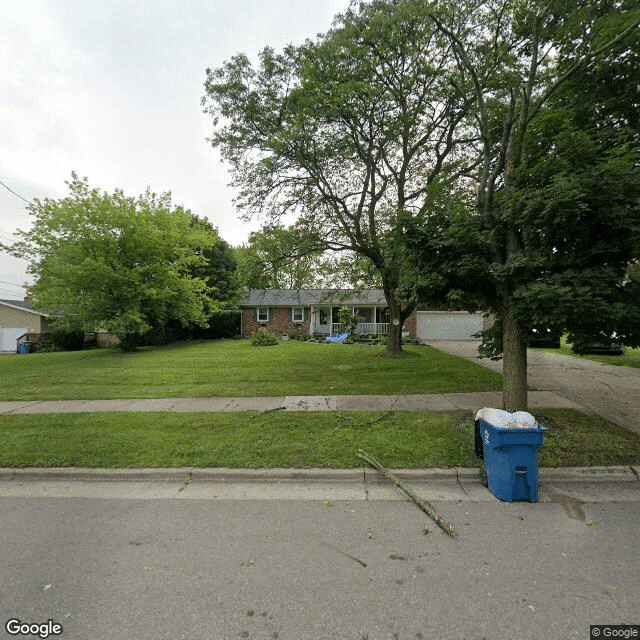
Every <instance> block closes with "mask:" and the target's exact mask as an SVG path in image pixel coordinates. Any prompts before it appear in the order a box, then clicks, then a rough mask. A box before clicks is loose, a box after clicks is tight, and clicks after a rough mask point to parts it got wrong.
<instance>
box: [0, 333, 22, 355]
mask: <svg viewBox="0 0 640 640" xmlns="http://www.w3.org/2000/svg"><path fill="white" fill-rule="evenodd" d="M23 333H27V327H0V351H15V350H16V348H17V345H16V340H17V339H18V338H19V337H20V336H21V335H22V334H23Z"/></svg>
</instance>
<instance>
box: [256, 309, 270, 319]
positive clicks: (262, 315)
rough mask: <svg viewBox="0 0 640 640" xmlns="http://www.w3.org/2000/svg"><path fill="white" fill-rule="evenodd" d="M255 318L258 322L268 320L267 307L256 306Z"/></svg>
mask: <svg viewBox="0 0 640 640" xmlns="http://www.w3.org/2000/svg"><path fill="white" fill-rule="evenodd" d="M256 320H257V321H258V322H269V307H257V308H256Z"/></svg>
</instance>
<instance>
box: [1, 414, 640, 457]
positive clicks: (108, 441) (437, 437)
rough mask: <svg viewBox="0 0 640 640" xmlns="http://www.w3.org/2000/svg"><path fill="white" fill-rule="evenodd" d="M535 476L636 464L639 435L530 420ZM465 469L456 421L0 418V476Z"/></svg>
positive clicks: (585, 421)
mask: <svg viewBox="0 0 640 640" xmlns="http://www.w3.org/2000/svg"><path fill="white" fill-rule="evenodd" d="M536 416H537V418H538V420H539V421H540V423H541V424H543V425H544V426H546V427H547V429H548V430H547V433H546V434H545V441H544V444H543V446H542V448H541V450H540V454H539V461H540V465H541V466H545V467H564V466H600V465H621V464H638V463H639V462H640V435H638V434H634V433H630V432H629V431H627V430H625V429H623V428H622V427H618V426H616V425H612V424H610V423H608V422H607V421H605V420H602V419H600V418H597V417H587V416H583V415H581V414H580V413H577V412H575V411H570V410H560V409H558V410H550V409H547V410H544V411H543V412H539V413H537V414H536ZM359 448H362V449H365V450H366V451H367V452H369V453H370V454H372V455H373V456H375V457H376V458H378V459H379V460H380V461H381V462H382V463H383V464H385V465H386V466H389V467H392V468H428V467H453V466H462V467H474V466H479V464H480V462H479V460H478V459H477V458H476V457H475V453H474V436H473V422H472V416H471V415H470V414H468V413H466V414H465V413H463V412H442V413H440V412H438V413H433V412H397V413H392V414H378V413H373V412H348V413H320V412H318V413H291V412H277V413H269V414H262V415H260V414H255V413H253V414H251V413H213V414H211V413H192V414H169V413H135V414H127V413H115V414H105V413H102V414H44V415H37V416H35V415H12V416H6V415H5V416H0V467H69V466H76V467H91V468H109V467H112V468H118V467H183V466H193V467H246V468H270V467H285V468H309V467H325V468H354V467H361V466H362V464H363V463H362V461H361V460H360V459H359V458H357V457H356V452H357V451H358V449H359Z"/></svg>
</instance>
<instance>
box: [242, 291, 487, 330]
mask: <svg viewBox="0 0 640 640" xmlns="http://www.w3.org/2000/svg"><path fill="white" fill-rule="evenodd" d="M343 306H346V307H350V308H351V312H352V314H353V315H354V316H355V317H356V318H358V324H357V326H356V330H355V331H356V333H357V334H364V335H366V334H371V333H373V334H388V333H389V315H388V310H387V303H386V300H385V297H384V293H383V292H382V290H381V289H366V290H364V291H354V290H348V289H333V290H332V289H250V290H249V292H248V294H247V296H246V298H245V299H244V300H242V302H240V308H241V310H242V317H241V326H240V332H241V335H242V336H243V337H245V338H248V337H250V336H251V334H252V333H253V332H254V331H269V332H271V333H275V334H276V335H277V336H278V337H280V338H281V337H283V336H287V337H294V336H296V335H299V334H302V333H313V334H320V335H329V334H330V333H336V332H337V331H339V320H338V314H339V310H340V307H343ZM489 323H490V318H489V317H488V316H487V315H486V314H484V315H483V314H482V313H468V312H466V311H430V310H424V311H413V312H412V313H411V315H410V316H409V317H408V318H407V319H406V320H405V323H404V326H403V328H402V331H403V333H405V334H408V335H411V336H415V337H418V338H420V339H421V340H473V339H474V334H476V333H478V332H480V331H482V330H483V329H486V328H487V327H488V326H490V325H489Z"/></svg>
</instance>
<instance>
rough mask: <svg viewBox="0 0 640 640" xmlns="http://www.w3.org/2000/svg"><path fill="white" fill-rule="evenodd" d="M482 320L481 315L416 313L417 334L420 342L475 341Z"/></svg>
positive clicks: (442, 312) (437, 312)
mask: <svg viewBox="0 0 640 640" xmlns="http://www.w3.org/2000/svg"><path fill="white" fill-rule="evenodd" d="M482 320H483V318H482V314H481V313H467V312H466V311H418V327H417V334H418V338H420V339H421V340H476V339H477V338H474V337H473V334H474V333H478V332H480V331H482Z"/></svg>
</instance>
